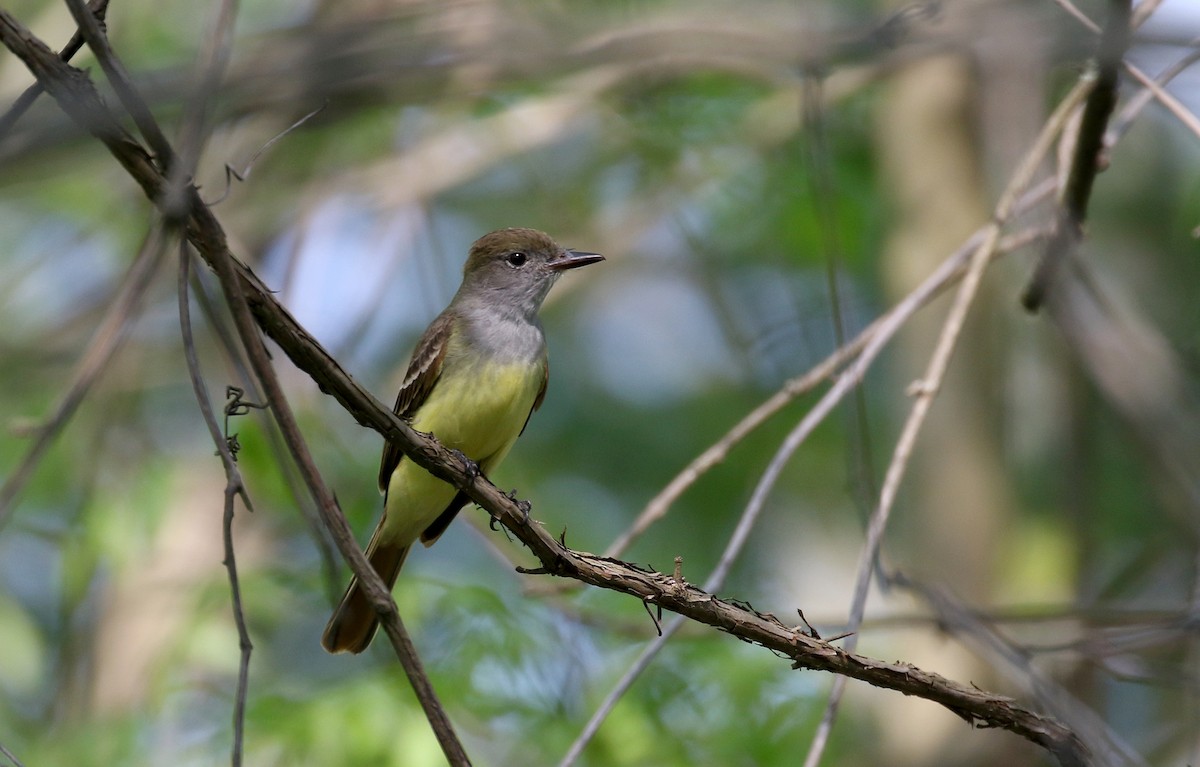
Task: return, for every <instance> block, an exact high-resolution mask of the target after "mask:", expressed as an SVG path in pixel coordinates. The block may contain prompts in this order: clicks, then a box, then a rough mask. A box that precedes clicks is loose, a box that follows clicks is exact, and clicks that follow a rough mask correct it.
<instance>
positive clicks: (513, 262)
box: [504, 251, 529, 266]
mask: <svg viewBox="0 0 1200 767" xmlns="http://www.w3.org/2000/svg"><path fill="white" fill-rule="evenodd" d="M504 260H505V261H507V262H508V265H509V266H524V265H525V262H526V261H528V260H529V256H527V255H525V254H524V253H522V252H520V251H517V252H516V253H509V254H508V255H507V256H505V258H504Z"/></svg>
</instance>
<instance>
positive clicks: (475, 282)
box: [458, 228, 604, 314]
mask: <svg viewBox="0 0 1200 767" xmlns="http://www.w3.org/2000/svg"><path fill="white" fill-rule="evenodd" d="M603 260H604V256H601V255H600V254H598V253H584V252H581V251H576V250H568V249H567V248H564V247H562V246H561V245H559V244H558V243H556V242H555V241H554V240H553V239H551V237H550V235H548V234H546V233H545V232H540V231H538V230H537V229H517V228H514V229H498V230H496V231H494V232H489V233H488V234H485V235H484V236H482V237H480V238H479V239H478V240H476V241H475V244H473V245H472V246H471V253H470V255H468V256H467V264H466V266H465V267H463V282H462V287H461V288H459V291H458V292H459V296H458V298H459V300H462V299H463V298H465V297H469V298H470V299H471V300H479V301H483V302H486V303H488V304H490V305H492V306H504V307H511V308H514V309H518V310H519V311H522V312H525V313H527V314H536V313H537V310H538V309H539V308H541V305H542V301H543V300H545V298H546V294H547V293H549V292H550V288H551V286H553V285H554V283H555V281H556V280H558V277H559V275H561V274H562V273H563V272H564V271H566V270H567V269H574V268H576V267H579V266H587V265H588V264H594V263H596V262H597V261H603Z"/></svg>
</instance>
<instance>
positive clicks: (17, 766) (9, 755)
mask: <svg viewBox="0 0 1200 767" xmlns="http://www.w3.org/2000/svg"><path fill="white" fill-rule="evenodd" d="M0 754H3V755H4V757H5V758H6V759H8V760H9V761H10V762H12V763H13V767H25V765H24V764H22V763H21V760H20V759H18V758H17V757H16V755H15V754H13V752H12V751H9V750H8V749H7V748H5V747H4V744H3V743H0Z"/></svg>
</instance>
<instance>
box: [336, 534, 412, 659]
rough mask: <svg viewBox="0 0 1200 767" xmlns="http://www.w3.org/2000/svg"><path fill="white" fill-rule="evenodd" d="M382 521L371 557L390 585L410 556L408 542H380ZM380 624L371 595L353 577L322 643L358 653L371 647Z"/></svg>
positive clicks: (371, 561)
mask: <svg viewBox="0 0 1200 767" xmlns="http://www.w3.org/2000/svg"><path fill="white" fill-rule="evenodd" d="M382 528H383V524H382V523H381V524H380V525H379V527H377V528H375V534H374V535H372V536H371V542H370V543H369V544H367V559H368V560H369V561H370V563H371V566H372V567H374V568H375V572H377V573H379V577H380V578H382V579H383V582H384V583H386V584H387V587H388V588H389V589H390V588H391V587H392V586H393V585H394V584H395V583H396V576H397V575H399V574H400V566H401V565H403V564H404V559H405V557H407V556H408V549H409V547H408V546H393V545H390V544H386V543H380V542H379V531H380V530H381V529H382ZM378 627H379V615H378V614H377V613H376V612H375V608H374V607H372V606H371V603H370V602H369V601H368V600H367V595H366V594H365V593H363V591H362V590H361V589H360V588H359V587H358V578H353V579H351V580H350V585H349V586H348V587H347V588H346V593H345V595H344V596H343V597H342V601H341V602H339V603H338V606H337V609H335V610H334V611H333V617H331V618H330V619H329V623H328V624H326V626H325V633H324V634H322V635H321V646H322V647H324V648H325V650H326V652H332V653H337V652H350V653H354V654H356V655H357V654H358V653H360V652H362V651H363V650H365V649H367V646H368V645H370V644H371V639H372V638H373V637H374V636H375V629H376V628H378Z"/></svg>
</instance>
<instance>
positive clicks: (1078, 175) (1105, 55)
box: [1021, 0, 1130, 312]
mask: <svg viewBox="0 0 1200 767" xmlns="http://www.w3.org/2000/svg"><path fill="white" fill-rule="evenodd" d="M1129 15H1130V0H1109V2H1108V18H1107V20H1106V21H1105V23H1104V30H1103V31H1102V32H1101V34H1100V41H1099V43H1098V44H1097V51H1096V80H1095V85H1094V87H1093V88H1092V91H1091V93H1090V94H1088V99H1087V103H1085V104H1084V107H1083V118H1082V120H1081V122H1080V126H1079V138H1078V140H1077V141H1076V142H1075V151H1074V154H1073V156H1072V159H1071V171H1070V174H1069V175H1068V177H1067V183H1066V186H1065V187H1064V188H1063V191H1062V203H1061V205H1060V207H1059V215H1058V230H1057V231H1056V232H1055V236H1054V238H1053V239H1052V240H1050V242H1049V243H1047V245H1046V250H1045V251H1044V252H1043V254H1042V258H1041V260H1040V261H1039V262H1038V265H1037V267H1036V268H1035V269H1034V273H1033V276H1032V277H1031V278H1030V280H1029V285H1028V286H1027V287H1026V288H1025V292H1024V294H1022V296H1021V303H1022V304H1023V305H1024V306H1025V308H1026V309H1027V310H1028V311H1031V312H1036V311H1037V310H1038V308H1039V307H1040V306H1041V305H1042V302H1043V301H1044V300H1045V298H1046V294H1047V293H1048V292H1049V291H1051V290H1053V288H1054V282H1055V280H1056V279H1057V276H1058V274H1059V272H1061V271H1062V264H1064V263H1066V261H1067V260H1069V259H1070V258H1071V256H1072V254H1073V253H1074V251H1075V249H1076V248H1077V247H1078V246H1079V242H1080V240H1081V239H1083V222H1084V221H1085V220H1086V219H1087V209H1088V202H1089V201H1090V200H1091V197H1092V186H1093V185H1094V183H1095V181H1096V174H1097V173H1098V172H1099V170H1100V158H1101V153H1102V152H1103V150H1104V133H1105V130H1106V129H1107V127H1108V120H1109V117H1111V116H1112V112H1113V108H1114V107H1115V106H1116V103H1117V84H1118V79H1119V78H1118V75H1119V70H1120V66H1121V59H1122V57H1124V55H1125V49H1126V48H1128V46H1129Z"/></svg>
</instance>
